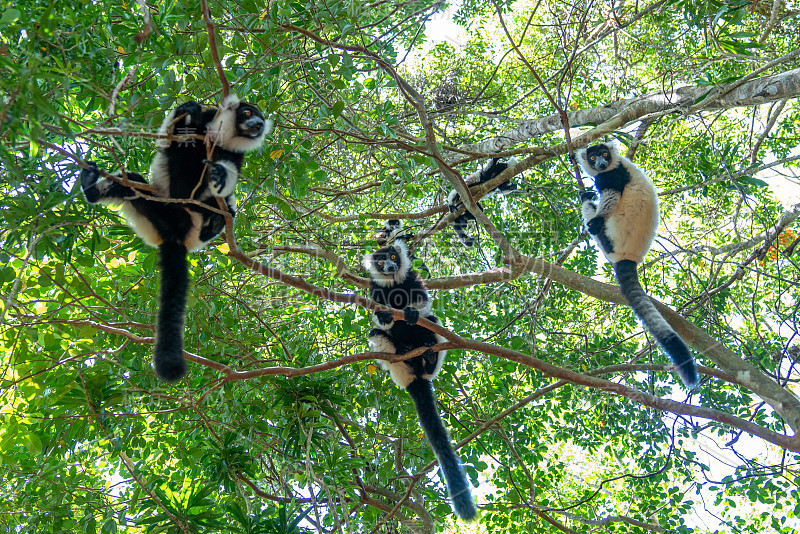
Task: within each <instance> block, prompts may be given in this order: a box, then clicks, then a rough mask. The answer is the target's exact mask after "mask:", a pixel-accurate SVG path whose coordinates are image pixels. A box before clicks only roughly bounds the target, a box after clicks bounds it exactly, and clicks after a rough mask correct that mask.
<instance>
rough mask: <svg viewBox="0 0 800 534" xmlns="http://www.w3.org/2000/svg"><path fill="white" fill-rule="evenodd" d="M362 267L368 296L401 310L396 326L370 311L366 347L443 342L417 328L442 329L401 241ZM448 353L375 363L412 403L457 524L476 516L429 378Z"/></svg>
mask: <svg viewBox="0 0 800 534" xmlns="http://www.w3.org/2000/svg"><path fill="white" fill-rule="evenodd" d="M364 266H365V267H366V268H367V270H368V271H369V275H370V279H371V280H370V297H371V298H372V299H373V300H374V301H376V302H378V303H380V304H384V305H386V306H389V307H391V308H394V309H396V310H403V316H404V320H397V321H395V320H394V319H392V314H391V313H389V312H375V313H374V314H373V316H372V321H373V324H374V328H373V329H372V330H370V332H369V346H370V349H372V350H373V351H375V352H385V353H389V354H405V353H407V352H409V351H411V350H414V349H417V348H420V347H432V346H434V345H436V344H437V343H444V342H445V341H446V340H445V338H443V337H442V336H440V335H438V334H434V333H433V332H431V331H430V330H428V329H427V328H425V327H423V326H420V325H418V324H417V320H418V319H419V318H420V317H424V318H426V319H428V320H429V321H431V322H433V323H435V324H437V325H441V324H442V323H441V321H440V320H439V318H438V317H436V316H435V315H433V313H431V298H430V295H429V294H428V289H427V288H426V287H425V283H424V282H423V281H422V279H421V278H420V276H419V273H417V272H416V271H415V270H414V269H412V268H411V259H410V258H409V252H408V246H407V245H406V244H405V242H404V241H403V240H401V239H398V240H395V242H394V245H393V246H390V247H384V248H381V249H379V250H377V251H375V252H373V253H372V254H368V255H366V256H365V257H364ZM446 353H447V351H438V352H434V351H432V350H430V349H428V350H427V351H425V352H424V353H422V354H421V355H419V356H416V357H414V358H411V359H409V360H405V361H402V362H396V363H389V362H386V361H384V360H379V363H380V365H381V367H383V368H384V369H385V370H387V371H389V374H390V376H391V377H392V380H393V381H394V383H395V384H397V385H398V386H400V387H401V388H404V389H405V390H406V391H407V392H408V394H409V395H410V396H411V400H412V401H414V407H415V408H416V410H417V415H418V417H419V423H420V426H421V427H422V430H423V431H424V433H425V437H426V438H427V440H428V443H430V445H431V448H432V449H433V452H434V454H435V455H436V458H437V459H438V460H439V465H440V466H441V468H442V471H443V472H444V478H445V480H446V482H447V488H448V491H449V493H450V498H451V499H452V501H453V507H454V508H455V510H456V513H457V514H458V515H459V517H461V518H462V519H465V520H467V521H469V520H472V519H474V518H475V516H476V515H477V510H476V508H475V503H474V502H473V501H472V494H471V493H470V489H469V484H468V482H467V477H466V475H465V474H464V470H463V469H462V468H461V463H460V461H459V459H458V456H457V455H456V452H455V450H454V449H453V446H452V444H451V443H450V436H449V435H448V433H447V429H446V428H445V426H444V423H443V422H442V419H441V417H440V416H439V410H438V408H437V406H436V396H435V394H434V391H433V383H432V381H433V379H434V378H435V377H436V374H437V373H438V372H439V370H440V369H441V368H442V364H443V363H444V357H445V355H446Z"/></svg>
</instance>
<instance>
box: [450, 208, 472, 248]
mask: <svg viewBox="0 0 800 534" xmlns="http://www.w3.org/2000/svg"><path fill="white" fill-rule="evenodd" d="M468 222H469V218H468V217H465V216H464V215H462V216H461V217H458V218H457V219H456V220H455V221H453V231H454V232H455V233H456V237H458V240H459V241H461V243H462V244H463V245H464V246H465V247H471V246H472V245H474V244H475V238H474V237H471V236H470V235H469V234H468V233H467V223H468Z"/></svg>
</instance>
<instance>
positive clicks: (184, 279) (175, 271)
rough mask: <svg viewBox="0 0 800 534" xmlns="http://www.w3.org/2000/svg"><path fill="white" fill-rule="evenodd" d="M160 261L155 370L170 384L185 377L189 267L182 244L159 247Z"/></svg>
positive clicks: (165, 244)
mask: <svg viewBox="0 0 800 534" xmlns="http://www.w3.org/2000/svg"><path fill="white" fill-rule="evenodd" d="M158 253H159V256H160V259H161V262H160V263H161V265H160V267H161V290H160V296H159V306H158V319H157V321H156V343H155V350H154V356H153V367H154V368H155V371H156V374H157V375H158V376H160V377H161V378H162V379H164V380H165V381H167V382H176V381H178V380H180V379H181V378H183V376H184V375H185V374H186V362H185V361H184V359H183V321H184V316H185V314H186V295H187V294H188V292H189V264H188V262H187V258H186V247H184V246H183V243H175V242H171V243H164V244H163V245H161V246H160V247H158Z"/></svg>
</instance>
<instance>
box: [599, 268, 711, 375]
mask: <svg viewBox="0 0 800 534" xmlns="http://www.w3.org/2000/svg"><path fill="white" fill-rule="evenodd" d="M614 272H615V273H616V275H617V283H618V284H619V289H620V291H621V292H622V295H623V296H624V297H625V300H627V301H628V304H630V306H631V309H632V310H633V311H634V313H635V314H636V315H637V316H638V317H639V318H640V319H641V320H642V322H643V323H644V325H645V326H646V327H647V329H648V330H649V331H650V332H653V336H654V337H655V338H656V340H657V341H658V342H659V344H660V345H661V347H662V348H663V349H664V351H665V352H666V353H667V354H668V355H669V357H670V359H671V360H672V362H673V364H674V365H675V369H676V371H677V372H678V375H679V376H680V377H681V380H683V382H684V383H685V384H689V385H693V384H697V379H698V377H697V368H696V367H695V364H694V358H693V357H692V353H691V352H689V347H688V346H687V345H686V343H685V342H684V341H683V340H682V339H681V337H680V336H679V335H678V334H677V333H676V332H675V331H674V330H671V329H669V330H665V329H664V328H663V327H661V325H659V324H654V323H653V322H652V321H651V320H650V318H652V317H655V316H656V315H659V316H660V315H661V314H660V313H659V311H658V310H657V309H656V307H655V305H654V304H653V302H652V301H651V300H650V297H648V296H647V294H646V293H645V292H644V288H643V287H642V284H641V283H640V282H639V274H638V273H637V271H636V262H633V261H631V260H621V261H618V262H617V263H615V264H614ZM662 330H664V331H663V332H662Z"/></svg>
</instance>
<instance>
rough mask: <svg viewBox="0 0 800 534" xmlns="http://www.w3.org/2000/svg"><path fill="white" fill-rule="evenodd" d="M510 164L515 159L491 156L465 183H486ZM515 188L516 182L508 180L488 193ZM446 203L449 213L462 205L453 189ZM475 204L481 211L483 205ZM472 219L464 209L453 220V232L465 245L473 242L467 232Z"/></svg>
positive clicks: (514, 162) (472, 238)
mask: <svg viewBox="0 0 800 534" xmlns="http://www.w3.org/2000/svg"><path fill="white" fill-rule="evenodd" d="M512 165H516V160H514V159H511V160H509V161H508V162H501V161H500V160H499V159H498V158H492V159H491V160H490V161H489V164H488V165H487V166H486V167H485V168H483V169H481V170H479V171H476V172H475V173H473V174H471V175H470V176H469V177H468V178H467V185H468V186H470V187H472V186H476V185H480V184H483V183H486V182H488V181H489V180H491V179H492V178H494V177H495V176H497V175H498V174H500V173H501V172H503V171H504V170H506V169H507V168H508V167H509V166H512ZM515 189H517V184H515V183H513V182H511V181H508V182H503V183H502V184H500V185H498V186H497V187H495V188H494V189H492V190H491V191H490V192H489V193H490V194H491V193H494V192H499V193H502V194H505V193H508V192H509V191H514V190H515ZM487 196H488V195H487ZM447 204H448V208H449V209H450V212H451V213H455V212H457V211H458V210H460V209H461V208H462V207H463V204H462V202H461V197H460V196H459V194H458V192H457V191H456V190H455V189H453V190H452V191H451V192H450V195H448V197H447ZM477 206H478V209H480V210H481V211H483V206H482V205H481V204H480V202H478V203H477ZM474 220H475V216H474V215H473V214H472V213H470V212H469V211H465V212H464V213H462V214H461V215H459V216H458V217H456V219H455V220H454V221H453V231H454V232H455V234H456V237H458V239H459V241H461V243H462V244H463V245H464V246H465V247H471V246H473V245H474V244H475V238H474V237H471V236H470V235H469V234H468V233H467V225H468V223H469V221H474Z"/></svg>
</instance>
